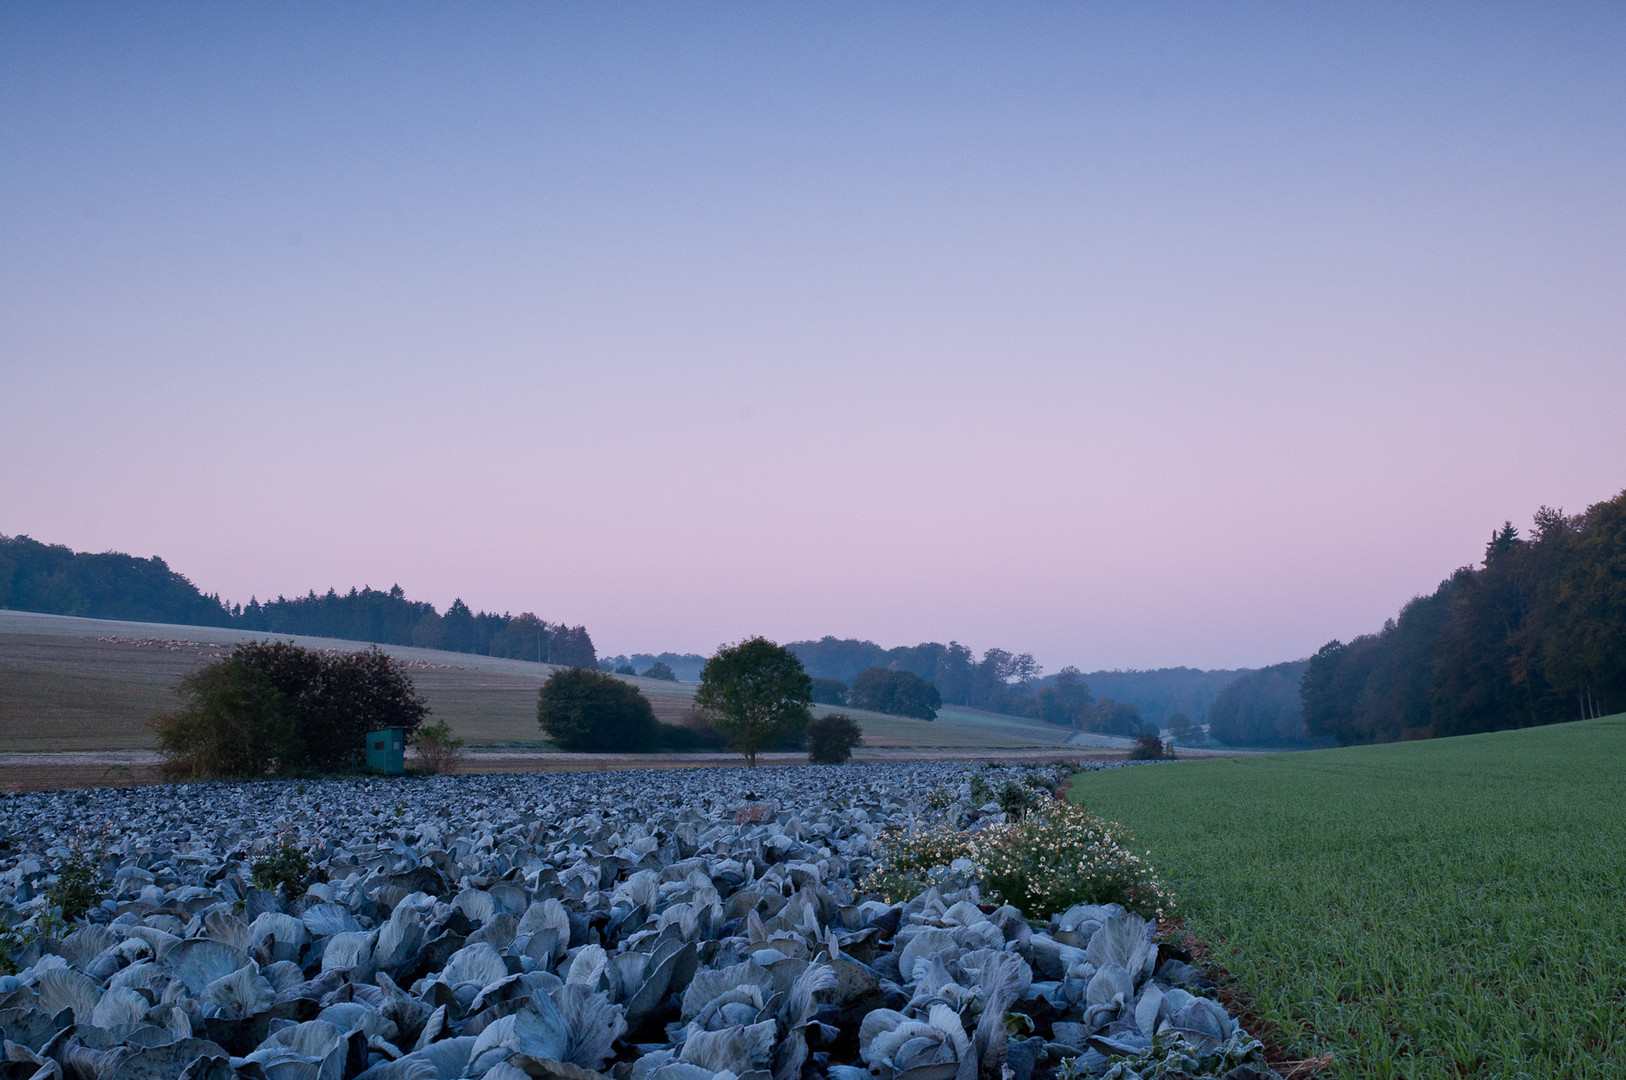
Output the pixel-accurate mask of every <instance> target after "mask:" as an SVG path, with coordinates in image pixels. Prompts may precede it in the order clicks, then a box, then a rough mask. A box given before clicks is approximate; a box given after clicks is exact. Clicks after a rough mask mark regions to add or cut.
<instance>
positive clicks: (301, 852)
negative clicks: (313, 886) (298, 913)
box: [249, 838, 311, 897]
mask: <svg viewBox="0 0 1626 1080" xmlns="http://www.w3.org/2000/svg"><path fill="white" fill-rule="evenodd" d="M249 876H250V880H252V881H253V882H254V884H255V885H256V886H257V887H259V888H261V889H264V890H265V891H266V892H276V891H277V889H278V888H279V887H281V886H283V885H286V886H287V887H288V895H289V896H290V897H298V896H301V895H303V894H304V892H305V885H306V884H307V883H308V882H309V881H310V877H311V858H310V855H309V854H307V853H306V851H305V849H304V848H302V847H300V846H299V845H298V844H296V843H294V842H293V841H292V840H289V839H287V838H283V839H280V840H278V841H277V846H276V847H274V848H272V849H271V851H270V852H269V853H267V854H265V855H263V856H261V857H260V858H258V859H255V860H254V863H253V864H252V865H251V866H250V867H249Z"/></svg>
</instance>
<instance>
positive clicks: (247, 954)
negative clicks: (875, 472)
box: [0, 762, 1273, 1080]
mask: <svg viewBox="0 0 1626 1080" xmlns="http://www.w3.org/2000/svg"><path fill="white" fill-rule="evenodd" d="M1092 767H1096V768H1106V767H1109V766H1107V765H1106V764H1104V763H1099V762H1097V763H1092ZM1068 771H1070V769H1068V768H1062V769H1056V770H1053V771H1050V772H1048V773H1046V772H1040V771H1037V770H1029V769H1022V768H1015V767H1004V768H994V767H972V766H967V765H962V764H956V763H916V764H889V765H867V766H842V767H793V768H774V769H754V770H753V769H743V768H730V769H709V770H698V769H697V770H681V771H667V770H662V771H642V772H640V771H624V772H606V773H594V774H581V773H568V774H523V775H508V776H458V777H438V778H395V779H382V778H380V779H370V780H333V781H321V782H294V781H263V782H258V783H250V784H191V785H180V786H171V787H162V786H159V787H145V788H135V789H124V790H112V789H100V790H92V791H80V792H51V793H36V794H28V795H12V796H7V797H4V798H0V919H3V920H4V923H5V928H4V934H3V936H0V942H3V945H4V956H3V958H0V963H3V967H4V968H5V970H6V971H7V974H4V975H0V1035H3V1037H4V1039H5V1042H4V1052H5V1062H4V1063H3V1064H0V1069H3V1071H4V1073H5V1075H6V1077H8V1078H19V1080H20V1078H29V1080H170V1078H175V1077H185V1078H186V1080H229V1078H232V1077H245V1078H249V1080H354V1078H357V1077H361V1078H365V1080H454V1078H462V1077H471V1078H472V1077H484V1078H486V1080H524V1078H527V1077H532V1078H548V1080H595V1078H597V1077H608V1078H611V1080H814V1078H825V1077H828V1078H830V1080H1081V1078H1085V1077H1103V1078H1106V1080H1152V1078H1154V1077H1166V1078H1169V1080H1173V1078H1175V1077H1181V1076H1184V1077H1195V1076H1204V1077H1220V1076H1225V1077H1227V1078H1228V1080H1258V1078H1260V1077H1269V1076H1271V1075H1273V1074H1272V1073H1271V1072H1270V1071H1269V1069H1268V1068H1267V1066H1266V1065H1265V1061H1264V1056H1263V1047H1262V1046H1261V1044H1260V1043H1259V1042H1258V1041H1257V1040H1255V1039H1253V1038H1251V1037H1250V1036H1249V1034H1248V1033H1247V1032H1246V1031H1245V1030H1243V1029H1242V1027H1241V1026H1240V1025H1239V1024H1238V1023H1237V1021H1236V1019H1235V1018H1234V1017H1233V1016H1231V1015H1229V1014H1228V1013H1227V1012H1226V1010H1225V1008H1224V1007H1223V1006H1222V1005H1220V1004H1219V1003H1218V1001H1217V1000H1216V995H1215V988H1214V986H1213V984H1212V983H1211V982H1209V981H1208V980H1207V979H1205V978H1204V977H1203V975H1202V974H1201V973H1200V971H1199V970H1198V969H1197V968H1196V967H1195V966H1193V965H1192V964H1191V963H1189V960H1190V959H1191V958H1190V957H1189V956H1188V955H1184V954H1181V953H1179V952H1178V951H1177V950H1175V949H1172V948H1171V947H1170V946H1169V945H1168V944H1166V943H1163V942H1160V941H1159V940H1158V939H1157V936H1156V927H1155V925H1154V924H1153V923H1151V922H1149V921H1147V920H1146V919H1143V918H1142V916H1141V915H1140V914H1137V913H1136V912H1134V911H1129V910H1125V909H1124V908H1123V907H1120V906H1118V905H1116V904H1100V905H1096V904H1070V905H1069V906H1068V907H1067V908H1066V910H1059V911H1044V912H1034V911H1028V912H1025V913H1024V912H1023V911H1020V910H1018V909H1017V908H1015V907H1013V906H1011V905H1010V904H1008V903H1001V902H999V900H998V899H997V898H995V897H994V896H992V895H990V894H989V893H988V892H986V891H985V889H984V883H983V882H982V881H981V878H980V875H981V873H982V871H981V870H980V869H979V868H978V866H976V865H974V864H973V863H971V862H970V861H969V860H966V859H963V858H958V857H954V858H950V859H949V860H948V862H949V865H935V866H914V867H913V868H912V870H911V872H919V873H920V874H922V875H923V876H922V877H921V878H920V885H921V887H920V888H919V890H918V891H914V892H912V893H911V894H910V895H908V896H907V897H906V898H904V899H902V900H899V899H898V898H897V897H892V898H891V899H892V900H894V901H897V902H888V900H887V899H883V898H882V897H881V895H880V894H879V892H877V891H875V890H874V889H873V888H872V885H871V883H870V879H871V878H874V877H879V876H885V875H884V873H880V872H882V871H885V870H887V868H889V867H890V868H891V870H893V871H895V870H897V866H895V865H894V862H890V861H889V859H890V858H891V856H890V855H889V852H891V851H893V849H894V848H895V847H896V846H897V845H899V844H901V843H905V842H906V841H907V840H908V839H909V838H910V837H911V836H915V835H919V834H920V833H921V832H922V831H923V830H925V829H933V830H937V831H938V832H941V833H944V834H947V835H953V836H961V835H977V834H980V833H982V832H984V831H987V832H988V835H990V836H994V837H1006V838H1009V837H1012V836H1017V835H1019V834H1018V833H1017V832H1015V831H1013V830H1018V829H1020V828H1021V827H1025V826H1026V825H1027V824H1029V823H1034V827H1038V824H1039V823H1044V822H1047V821H1050V820H1051V817H1050V816H1048V815H1056V816H1059V817H1066V818H1067V819H1068V820H1072V819H1073V818H1074V817H1075V816H1076V812H1074V811H1072V810H1071V809H1070V808H1067V807H1065V804H1060V803H1057V802H1056V801H1055V800H1054V799H1053V798H1050V794H1049V789H1051V788H1053V787H1055V786H1056V783H1057V781H1059V780H1060V779H1061V778H1062V777H1063V776H1065V775H1066V773H1067V772H1068ZM1123 771H1135V772H1152V771H1153V770H1152V769H1150V768H1140V769H1134V770H1128V769H1125V770H1123ZM1047 807H1048V808H1050V809H1047ZM1002 808H1003V809H1002ZM1019 816H1020V817H1021V819H1022V820H1021V821H1017V820H1016V819H1017V818H1018V817H1019ZM1007 817H1009V818H1010V819H1011V820H1009V821H1007V820H1006V819H1007ZM1052 831H1054V830H1052ZM1094 835H1096V836H1097V837H1098V840H1096V841H1092V843H1095V845H1096V847H1098V848H1099V847H1101V846H1103V845H1109V844H1110V843H1113V842H1115V841H1113V840H1112V839H1111V837H1110V836H1109V834H1108V832H1107V831H1106V830H1104V829H1103V830H1101V831H1100V832H1098V833H1097V834H1094ZM996 846H997V845H996ZM1006 854H1007V855H1008V856H1009V859H1010V860H1015V861H1012V862H1011V865H1013V866H1014V865H1016V862H1018V861H1019V858H1018V857H1019V856H1020V855H1021V852H1019V851H1012V850H1007V852H1006ZM1097 854H1098V853H1097V852H1093V851H1090V852H1085V851H1078V852H1075V853H1074V855H1075V857H1076V860H1077V861H1076V862H1075V863H1074V864H1073V867H1074V869H1075V870H1077V869H1078V868H1079V867H1084V866H1088V865H1094V864H1093V863H1092V862H1091V861H1090V860H1092V859H1094V858H1095V857H1096V855H1097ZM1008 861H1009V860H1008ZM1121 864H1122V865H1123V866H1128V867H1130V868H1131V869H1135V870H1136V872H1138V868H1139V866H1140V864H1139V862H1138V857H1137V858H1130V857H1129V856H1128V855H1124V856H1123V857H1122V859H1121ZM889 880H891V881H892V882H893V884H894V885H896V882H897V881H898V880H899V879H898V878H897V876H896V874H895V873H894V874H893V876H892V877H891V878H890V879H889Z"/></svg>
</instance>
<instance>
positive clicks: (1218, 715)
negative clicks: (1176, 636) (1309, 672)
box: [1176, 660, 1311, 746]
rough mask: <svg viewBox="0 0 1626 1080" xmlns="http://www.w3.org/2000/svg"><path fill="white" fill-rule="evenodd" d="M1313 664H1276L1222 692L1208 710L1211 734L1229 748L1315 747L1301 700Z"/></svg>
mask: <svg viewBox="0 0 1626 1080" xmlns="http://www.w3.org/2000/svg"><path fill="white" fill-rule="evenodd" d="M1309 664H1310V662H1309V661H1308V660H1290V661H1288V662H1287V663H1285V664H1272V665H1271V666H1269V667H1265V668H1260V669H1259V670H1257V671H1250V672H1249V673H1248V674H1246V675H1244V676H1242V677H1241V678H1240V679H1238V680H1237V681H1236V682H1234V683H1232V684H1231V685H1229V686H1227V687H1226V688H1225V689H1223V690H1221V691H1220V692H1219V696H1218V697H1216V698H1215V699H1214V703H1213V704H1212V705H1210V706H1209V707H1208V731H1209V734H1210V735H1211V736H1212V737H1213V738H1215V739H1218V740H1219V741H1220V742H1222V743H1225V744H1227V745H1229V746H1309V745H1311V739H1310V735H1309V733H1308V732H1307V731H1305V730H1304V710H1303V702H1302V701H1301V699H1300V698H1299V681H1300V680H1301V679H1302V678H1303V677H1304V669H1305V668H1307V667H1308V666H1309ZM1176 737H1177V738H1179V736H1178V733H1176ZM1181 741H1186V740H1185V739H1183V738H1182V739H1181Z"/></svg>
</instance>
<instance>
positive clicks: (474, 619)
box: [228, 585, 598, 667]
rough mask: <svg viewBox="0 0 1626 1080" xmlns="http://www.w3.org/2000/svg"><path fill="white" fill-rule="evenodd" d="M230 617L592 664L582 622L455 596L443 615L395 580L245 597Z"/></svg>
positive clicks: (290, 630) (270, 627) (356, 637)
mask: <svg viewBox="0 0 1626 1080" xmlns="http://www.w3.org/2000/svg"><path fill="white" fill-rule="evenodd" d="M231 616H232V622H231V623H229V624H228V625H231V626H240V627H242V628H243V629H245V630H264V631H269V632H271V633H274V634H301V635H304V636H307V637H332V638H340V639H342V640H345V641H375V642H380V643H382V644H385V645H416V646H418V647H419V648H424V649H445V650H447V651H448V652H463V653H479V654H481V655H484V656H501V657H506V658H507V659H510V660H535V661H537V662H538V663H543V664H560V665H563V666H565V667H593V666H595V665H596V664H597V662H598V660H597V656H596V655H595V653H594V650H593V639H592V637H591V636H590V635H589V634H588V633H587V628H586V627H585V626H565V625H563V624H562V623H550V622H547V621H546V620H543V619H540V618H538V617H537V616H536V615H534V614H532V613H531V612H529V611H526V612H522V613H521V614H519V615H509V614H507V613H506V612H505V613H504V614H501V615H498V614H496V613H495V612H490V611H472V610H470V608H469V606H468V605H467V604H465V603H464V602H463V601H462V600H461V599H458V600H453V601H452V605H451V606H450V607H448V608H447V609H446V613H445V614H444V615H443V614H440V613H438V612H437V611H436V610H435V606H434V605H433V604H428V603H424V602H423V601H419V600H409V599H407V597H406V594H405V593H404V592H403V591H402V589H401V586H399V585H395V586H392V587H391V588H390V590H389V591H388V592H379V591H378V590H377V589H371V588H367V589H351V590H350V591H349V592H348V593H340V592H338V591H336V590H334V589H329V590H328V591H327V592H326V593H325V594H323V595H320V596H318V595H317V594H316V593H315V592H311V593H309V594H307V595H305V596H301V597H296V598H294V599H292V600H290V599H288V598H286V597H282V596H279V597H277V598H276V599H275V600H270V601H267V602H266V603H263V604H262V603H260V602H259V601H258V600H257V599H251V600H250V601H249V602H248V605H247V606H246V607H237V606H234V607H233V608H232V611H231Z"/></svg>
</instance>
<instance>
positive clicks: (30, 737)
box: [0, 610, 1068, 752]
mask: <svg viewBox="0 0 1626 1080" xmlns="http://www.w3.org/2000/svg"><path fill="white" fill-rule="evenodd" d="M264 636H267V635H262V634H252V633H248V632H244V631H238V630H221V629H216V628H210V627H197V626H170V625H165V624H158V623H131V622H115V621H104V620H98V619H77V618H69V617H66V616H61V615H37V614H33V613H30V612H21V611H3V610H0V752H5V751H49V750H128V749H140V748H148V747H151V746H152V745H153V742H152V736H151V733H150V732H149V731H148V730H147V721H148V720H149V719H150V718H151V717H152V715H153V713H154V712H155V711H157V710H159V709H164V708H170V707H173V706H174V704H175V698H174V695H173V694H172V693H171V687H173V686H174V684H175V681H176V680H177V679H179V678H180V677H181V676H182V675H184V674H186V673H187V672H189V671H192V670H194V669H196V668H197V667H198V666H199V665H201V664H204V663H207V662H208V660H209V659H210V658H212V657H215V656H218V655H220V654H221V653H223V652H226V651H229V649H230V648H231V646H232V644H233V643H236V642H239V641H248V640H252V639H254V638H256V637H264ZM290 640H294V641H298V642H299V643H300V644H303V645H308V646H310V647H313V648H334V649H355V648H362V647H363V646H361V645H358V644H357V643H356V642H353V641H335V640H332V639H328V638H292V639H290ZM383 648H384V651H386V652H388V653H390V654H391V655H392V656H395V657H396V658H398V659H400V660H401V661H402V662H404V663H405V664H406V665H407V666H408V671H409V673H410V674H411V676H412V679H413V682H414V683H415V684H416V685H417V687H418V689H419V690H420V691H421V692H422V693H423V695H424V697H425V698H426V699H428V701H429V705H430V708H431V709H432V710H433V715H434V717H435V718H436V719H444V720H445V721H446V722H447V723H448V724H450V725H451V727H452V729H453V731H455V732H456V733H457V734H458V735H459V736H461V737H462V738H464V739H465V740H467V741H468V743H469V744H470V745H471V747H476V748H478V747H535V748H542V747H545V746H546V745H547V744H546V743H545V742H544V741H543V740H542V738H541V733H540V731H538V729H537V726H536V692H537V689H538V688H539V687H541V685H542V682H543V680H544V679H546V678H547V677H548V675H549V673H550V672H552V671H553V668H552V667H551V666H549V665H547V664H537V663H533V662H530V661H526V660H502V659H498V658H495V657H490V656H472V655H468V654H463V653H447V652H439V651H436V650H432V649H414V648H408V647H405V646H397V645H386V646H383ZM627 681H628V682H631V683H633V684H634V685H636V686H637V687H638V688H639V689H640V690H642V691H643V693H644V694H645V695H646V696H647V697H648V698H649V699H650V703H651V704H652V705H653V706H654V708H655V714H656V716H658V717H660V718H661V719H662V720H666V721H677V720H679V719H681V718H682V717H683V716H684V715H685V714H686V713H687V712H688V710H689V707H690V706H691V705H692V704H693V702H694V684H692V683H676V682H663V681H661V680H659V679H643V678H629V679H628V680H627ZM816 711H818V712H828V711H830V710H828V709H825V708H823V707H819V708H818V709H817V710H816ZM842 711H844V712H847V713H848V714H849V715H851V716H852V717H853V718H854V719H855V720H857V721H858V724H859V726H860V727H862V728H863V730H864V734H865V738H866V741H867V742H868V743H869V744H870V745H872V746H881V747H887V746H891V747H920V748H935V749H958V750H964V749H980V748H988V749H1026V748H1044V747H1055V746H1058V745H1060V744H1061V742H1062V741H1063V740H1064V739H1065V738H1066V736H1067V735H1068V732H1067V731H1066V730H1064V729H1062V728H1058V727H1055V726H1053V725H1049V724H1043V723H1041V722H1039V721H1037V720H1025V719H1021V718H1019V717H1010V716H999V715H996V714H994V713H984V712H978V711H976V710H971V709H946V710H944V715H943V716H942V718H941V719H939V720H938V721H936V722H935V723H927V722H926V721H924V720H911V719H908V718H906V717H900V716H883V715H882V714H880V713H872V712H865V711H863V710H860V709H844V710H842Z"/></svg>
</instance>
